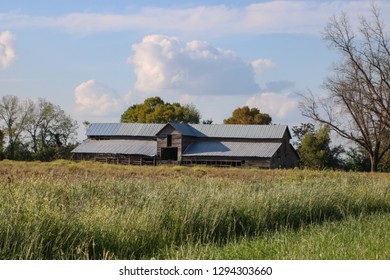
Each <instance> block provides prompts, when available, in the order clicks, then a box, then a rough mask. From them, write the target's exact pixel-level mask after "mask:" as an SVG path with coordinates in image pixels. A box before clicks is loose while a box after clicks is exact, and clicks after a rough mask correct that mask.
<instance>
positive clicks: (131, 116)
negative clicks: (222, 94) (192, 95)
mask: <svg viewBox="0 0 390 280" xmlns="http://www.w3.org/2000/svg"><path fill="white" fill-rule="evenodd" d="M199 121H200V113H199V111H198V109H196V107H195V106H194V105H193V104H187V105H181V104H180V103H172V104H171V103H168V102H164V101H163V100H162V99H161V98H160V97H157V96H156V97H151V98H147V99H145V101H144V103H142V104H135V105H132V106H131V107H129V108H128V109H127V110H126V111H125V112H124V113H123V114H122V116H121V122H127V123H168V122H177V123H199Z"/></svg>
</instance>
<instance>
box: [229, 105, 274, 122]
mask: <svg viewBox="0 0 390 280" xmlns="http://www.w3.org/2000/svg"><path fill="white" fill-rule="evenodd" d="M271 122H272V118H271V117H270V116H269V115H268V114H265V113H260V110H259V109H258V108H256V107H254V108H251V109H249V107H248V106H244V107H239V108H237V109H235V110H234V111H233V113H232V116H231V117H230V118H227V119H225V120H223V123H224V124H271Z"/></svg>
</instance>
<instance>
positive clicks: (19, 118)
mask: <svg viewBox="0 0 390 280" xmlns="http://www.w3.org/2000/svg"><path fill="white" fill-rule="evenodd" d="M33 108H34V103H33V102H32V101H31V100H25V101H20V100H19V98H18V97H17V96H13V95H6V96H3V97H2V98H1V100H0V121H2V123H3V127H4V129H3V132H4V133H5V136H6V137H7V142H8V146H7V148H6V149H5V154H6V157H7V158H8V159H16V154H17V148H18V147H20V146H21V137H22V134H23V132H25V129H26V125H27V122H28V120H29V119H30V118H31V113H32V110H33Z"/></svg>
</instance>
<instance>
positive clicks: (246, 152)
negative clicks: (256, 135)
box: [183, 141, 282, 158]
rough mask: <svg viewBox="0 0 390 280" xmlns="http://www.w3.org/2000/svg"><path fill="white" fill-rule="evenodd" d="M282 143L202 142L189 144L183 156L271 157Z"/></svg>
mask: <svg viewBox="0 0 390 280" xmlns="http://www.w3.org/2000/svg"><path fill="white" fill-rule="evenodd" d="M281 145H282V143H253V142H228V141H202V142H194V143H192V144H190V145H189V146H188V147H187V149H186V150H185V151H184V153H183V156H221V157H261V158H269V157H272V156H273V155H274V154H275V153H276V151H277V150H278V149H279V147H280V146H281Z"/></svg>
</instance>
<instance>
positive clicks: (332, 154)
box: [298, 126, 343, 169]
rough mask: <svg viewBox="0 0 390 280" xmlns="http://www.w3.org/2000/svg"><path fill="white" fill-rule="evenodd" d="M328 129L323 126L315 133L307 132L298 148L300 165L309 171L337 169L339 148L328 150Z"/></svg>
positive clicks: (341, 150) (340, 150) (340, 149)
mask: <svg viewBox="0 0 390 280" xmlns="http://www.w3.org/2000/svg"><path fill="white" fill-rule="evenodd" d="M329 132H330V131H329V127H328V126H323V127H321V128H320V129H318V130H317V131H314V132H311V131H308V132H307V133H306V134H305V135H304V136H303V137H302V142H301V146H300V148H299V150H298V151H299V157H300V159H301V165H302V166H303V167H306V168H311V169H324V168H337V167H339V165H340V162H339V159H338V158H339V155H340V153H342V152H343V149H342V148H341V146H337V147H335V148H333V149H331V148H330V133H329Z"/></svg>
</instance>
